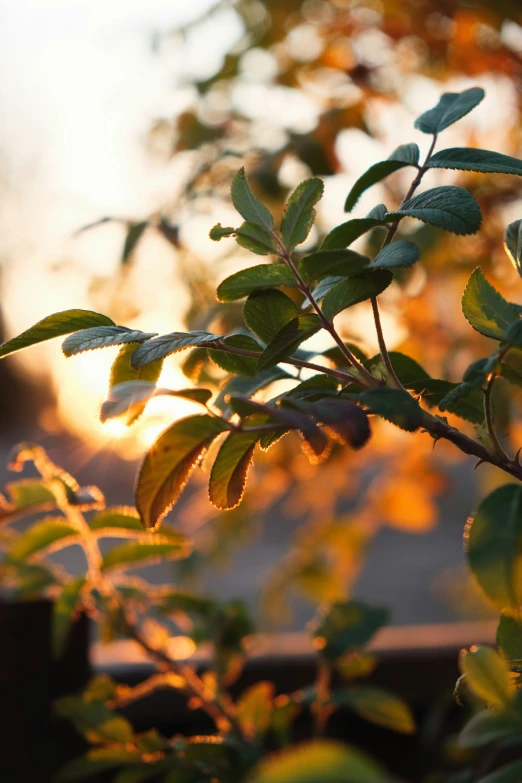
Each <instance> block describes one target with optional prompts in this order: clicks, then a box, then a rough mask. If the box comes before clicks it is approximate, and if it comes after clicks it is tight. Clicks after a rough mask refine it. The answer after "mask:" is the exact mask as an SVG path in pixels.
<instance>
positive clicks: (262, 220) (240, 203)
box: [231, 168, 274, 231]
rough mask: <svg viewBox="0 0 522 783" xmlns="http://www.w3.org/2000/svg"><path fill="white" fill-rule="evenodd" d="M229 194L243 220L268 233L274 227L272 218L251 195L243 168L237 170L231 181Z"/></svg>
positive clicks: (262, 205) (263, 206)
mask: <svg viewBox="0 0 522 783" xmlns="http://www.w3.org/2000/svg"><path fill="white" fill-rule="evenodd" d="M231 194H232V203H233V204H234V206H235V208H236V209H237V211H238V212H239V214H240V215H241V217H242V218H243V219H244V220H246V221H247V222H248V223H255V224H256V225H258V226H261V227H262V228H265V229H267V230H268V231H270V230H271V229H272V228H273V227H274V218H273V217H272V215H271V214H270V212H269V211H268V209H267V208H266V207H265V205H264V204H262V203H261V202H260V201H259V200H258V199H257V198H256V197H255V196H254V194H253V193H252V190H251V188H250V185H249V184H248V180H247V177H246V174H245V169H244V168H241V169H239V171H238V172H237V174H236V175H235V177H234V179H233V180H232V187H231Z"/></svg>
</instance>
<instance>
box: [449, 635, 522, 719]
mask: <svg viewBox="0 0 522 783" xmlns="http://www.w3.org/2000/svg"><path fill="white" fill-rule="evenodd" d="M459 664H460V670H461V672H462V673H463V674H465V675H466V684H467V685H468V687H469V688H471V690H472V691H473V693H475V694H476V695H477V696H478V697H479V698H480V699H484V701H485V702H486V703H487V704H491V705H493V706H494V707H505V706H507V705H508V704H509V702H510V701H511V699H512V697H513V694H514V686H513V683H512V681H511V677H510V675H509V671H508V669H507V666H506V664H505V662H504V661H503V660H502V658H501V657H500V655H499V654H498V653H497V652H496V651H495V650H492V649H491V647H472V648H471V649H470V650H469V651H467V650H462V652H461V654H460V657H459Z"/></svg>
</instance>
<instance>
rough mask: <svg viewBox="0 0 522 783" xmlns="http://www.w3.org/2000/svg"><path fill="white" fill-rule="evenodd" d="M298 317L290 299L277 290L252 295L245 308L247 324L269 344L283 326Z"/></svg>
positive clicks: (244, 313)
mask: <svg viewBox="0 0 522 783" xmlns="http://www.w3.org/2000/svg"><path fill="white" fill-rule="evenodd" d="M298 315H299V312H298V310H297V307H296V306H295V304H294V303H293V301H292V300H291V299H290V297H288V296H287V295H286V294H284V293H283V292H282V291H278V290H277V289H275V288H274V289H269V290H268V291H256V292H254V293H253V294H250V296H249V297H248V299H247V300H246V302H245V304H244V307H243V319H244V321H245V324H246V325H247V326H248V328H249V329H251V330H252V331H253V332H254V334H256V335H257V336H258V337H259V338H260V339H261V340H263V342H264V343H269V342H270V341H271V340H272V339H273V338H274V337H275V336H276V334H277V333H278V332H280V331H281V329H282V328H283V326H286V324H287V323H288V322H289V321H291V320H292V319H293V318H296V317H297V316H298Z"/></svg>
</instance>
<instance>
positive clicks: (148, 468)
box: [136, 415, 228, 528]
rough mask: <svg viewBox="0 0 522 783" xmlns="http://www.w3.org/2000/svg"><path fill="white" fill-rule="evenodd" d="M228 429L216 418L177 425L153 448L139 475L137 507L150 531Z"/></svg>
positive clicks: (187, 421)
mask: <svg viewBox="0 0 522 783" xmlns="http://www.w3.org/2000/svg"><path fill="white" fill-rule="evenodd" d="M226 429H228V427H227V424H226V423H225V422H223V421H221V420H220V419H216V418H213V417H212V416H207V415H204V416H189V417H188V418H186V419H181V420H180V421H177V422H175V424H173V425H172V426H171V427H169V428H168V429H167V430H165V432H163V433H162V435H160V437H159V438H158V440H157V441H156V442H155V443H154V444H153V445H152V446H151V448H150V449H149V451H148V452H147V454H146V456H145V459H144V460H143V462H142V464H141V467H140V469H139V472H138V477H137V482H136V508H137V509H138V512H139V514H140V517H141V519H142V521H143V524H144V526H145V527H146V528H155V527H157V526H158V525H159V523H160V522H161V520H162V519H163V517H164V516H165V514H166V513H167V512H168V511H169V510H170V509H171V508H172V506H173V505H174V503H175V502H176V500H177V499H178V497H179V495H180V493H181V491H182V489H183V488H184V486H185V484H186V483H187V480H188V477H189V476H190V473H191V472H192V470H193V468H194V467H195V465H196V463H197V461H198V460H199V458H200V457H201V456H202V455H203V454H204V453H205V451H206V450H207V448H208V447H209V446H210V444H211V443H212V441H213V440H214V439H215V438H216V437H217V436H218V435H219V433H220V432H224V431H225V430H226Z"/></svg>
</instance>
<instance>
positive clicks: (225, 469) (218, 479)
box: [209, 432, 259, 509]
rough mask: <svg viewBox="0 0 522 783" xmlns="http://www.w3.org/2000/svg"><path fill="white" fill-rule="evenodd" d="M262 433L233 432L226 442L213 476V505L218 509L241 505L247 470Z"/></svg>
mask: <svg viewBox="0 0 522 783" xmlns="http://www.w3.org/2000/svg"><path fill="white" fill-rule="evenodd" d="M258 440H259V433H257V432H255V433H252V432H238V433H235V432H231V433H230V435H228V436H227V438H226V439H225V440H224V442H223V444H222V446H221V448H220V449H219V452H218V454H217V457H216V460H215V462H214V465H213V467H212V471H211V473H210V482H209V497H210V502H211V503H212V504H213V505H214V506H215V507H216V508H219V509H231V508H235V507H236V506H238V505H239V504H240V503H241V499H242V497H243V492H244V491H245V483H246V478H247V473H248V469H249V467H250V463H251V462H252V456H253V454H254V449H255V446H256V443H257V441H258Z"/></svg>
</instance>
